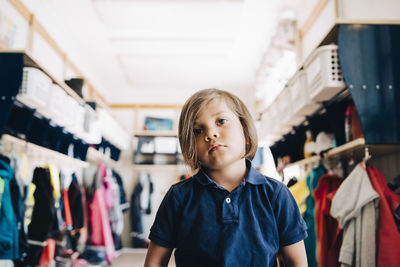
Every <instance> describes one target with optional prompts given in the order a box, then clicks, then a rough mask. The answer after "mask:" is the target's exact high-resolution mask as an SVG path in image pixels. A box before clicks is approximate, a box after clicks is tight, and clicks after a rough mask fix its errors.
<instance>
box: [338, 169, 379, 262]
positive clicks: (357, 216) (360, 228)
mask: <svg viewBox="0 0 400 267" xmlns="http://www.w3.org/2000/svg"><path fill="white" fill-rule="evenodd" d="M378 209H379V195H378V193H377V192H376V191H375V190H374V188H373V187H372V185H371V182H370V179H369V177H368V174H367V171H366V170H365V169H364V168H363V166H362V164H361V163H360V164H358V165H357V166H356V167H355V168H354V170H353V171H352V172H351V173H350V174H349V176H348V177H347V178H346V179H345V180H344V181H343V183H342V184H341V186H340V187H339V189H338V190H337V192H336V194H335V196H334V197H333V200H332V207H331V215H332V216H333V217H334V218H336V219H337V220H338V223H339V227H340V228H341V229H343V242H342V246H341V248H340V254H339V261H340V263H341V264H342V265H341V266H355V267H364V266H376V256H375V254H376V249H375V241H376V240H375V232H376V225H377V224H376V222H377V216H378V214H379V211H378Z"/></svg>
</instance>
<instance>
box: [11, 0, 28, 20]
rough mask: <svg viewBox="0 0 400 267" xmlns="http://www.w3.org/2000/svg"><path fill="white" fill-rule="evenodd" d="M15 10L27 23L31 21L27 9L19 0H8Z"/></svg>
mask: <svg viewBox="0 0 400 267" xmlns="http://www.w3.org/2000/svg"><path fill="white" fill-rule="evenodd" d="M8 2H10V3H11V4H12V5H13V6H14V7H15V9H16V10H17V11H18V12H19V13H20V14H21V16H23V17H24V18H25V19H26V20H27V21H28V22H29V21H30V19H31V12H29V9H28V8H27V7H26V6H25V5H24V3H22V1H20V0H8Z"/></svg>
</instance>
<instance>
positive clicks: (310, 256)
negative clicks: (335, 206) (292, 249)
mask: <svg viewBox="0 0 400 267" xmlns="http://www.w3.org/2000/svg"><path fill="white" fill-rule="evenodd" d="M325 173H326V169H325V167H324V166H323V165H322V164H319V165H318V167H316V168H314V169H313V170H312V171H311V172H310V173H309V174H308V175H307V177H306V182H307V188H308V190H309V192H311V194H310V195H309V196H308V197H307V200H306V205H307V209H306V211H305V212H304V215H303V218H304V221H305V222H306V225H307V234H308V237H307V238H306V239H304V245H305V247H306V251H307V261H308V266H310V267H316V266H318V263H317V255H316V254H317V237H316V234H315V217H314V208H315V201H314V198H313V196H312V192H314V190H315V188H317V186H318V181H319V179H320V177H321V176H322V175H324V174H325Z"/></svg>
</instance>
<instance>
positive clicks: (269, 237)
mask: <svg viewBox="0 0 400 267" xmlns="http://www.w3.org/2000/svg"><path fill="white" fill-rule="evenodd" d="M246 165H247V167H248V168H249V171H248V174H247V176H246V177H245V179H244V180H243V181H242V183H241V184H240V185H239V186H238V187H237V188H236V189H235V190H233V191H232V192H229V191H228V190H226V189H224V188H223V187H221V186H219V185H217V184H216V183H215V182H214V181H213V180H212V179H211V178H210V177H208V176H207V174H206V173H205V172H204V171H202V170H200V171H199V172H198V173H197V174H195V175H194V176H193V177H191V178H189V179H186V180H184V181H182V182H179V183H177V184H175V185H173V186H172V187H171V188H170V189H169V191H168V192H167V194H166V195H165V197H164V199H163V201H162V203H161V205H160V207H159V209H158V212H157V215H156V219H155V221H154V224H153V226H152V227H151V231H150V236H149V238H150V240H151V241H152V242H154V243H156V244H158V245H160V246H163V247H167V248H176V250H175V261H176V266H177V267H180V266H207V267H208V266H257V267H258V266H275V264H276V263H275V262H276V260H275V259H276V254H277V252H278V250H279V248H280V247H283V246H288V245H291V244H294V243H296V242H298V241H301V240H303V239H304V238H306V237H307V232H306V225H305V223H304V221H303V218H302V217H301V215H300V212H299V208H298V207H297V204H296V202H295V200H294V198H293V196H292V195H291V193H290V192H289V190H288V189H287V187H286V186H285V185H284V184H282V183H281V182H279V181H277V180H274V179H272V178H269V177H266V176H264V175H262V174H261V173H259V172H258V171H257V170H256V169H254V168H253V167H251V162H250V161H246Z"/></svg>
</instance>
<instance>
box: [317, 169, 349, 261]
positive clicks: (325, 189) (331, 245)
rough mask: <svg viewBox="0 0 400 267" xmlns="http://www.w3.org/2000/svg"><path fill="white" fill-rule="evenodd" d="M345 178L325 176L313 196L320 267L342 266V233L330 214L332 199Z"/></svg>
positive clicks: (320, 180)
mask: <svg viewBox="0 0 400 267" xmlns="http://www.w3.org/2000/svg"><path fill="white" fill-rule="evenodd" d="M342 182H343V178H342V177H339V176H337V175H331V174H325V175H324V176H322V177H321V178H320V179H319V182H318V186H317V188H316V189H315V191H314V193H313V195H314V199H315V232H316V234H317V259H318V266H320V267H336V266H340V263H339V252H340V247H341V245H342V231H341V230H340V228H339V225H338V222H337V220H336V219H335V218H333V217H332V215H331V213H330V209H331V205H332V199H333V197H334V196H335V194H336V191H337V190H338V188H339V186H340V184H341V183H342Z"/></svg>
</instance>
